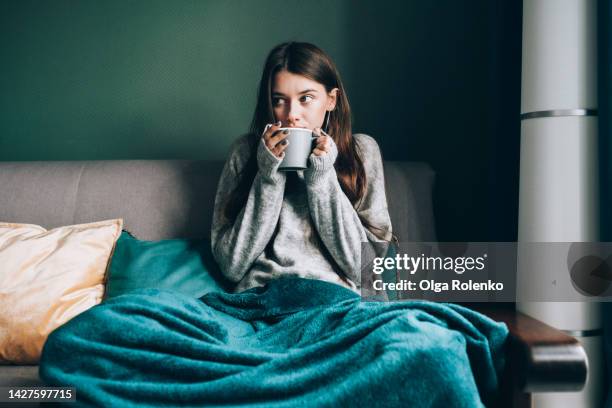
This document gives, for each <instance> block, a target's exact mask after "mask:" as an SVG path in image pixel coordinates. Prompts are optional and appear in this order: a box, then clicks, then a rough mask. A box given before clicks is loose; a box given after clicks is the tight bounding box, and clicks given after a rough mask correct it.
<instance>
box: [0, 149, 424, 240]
mask: <svg viewBox="0 0 612 408" xmlns="http://www.w3.org/2000/svg"><path fill="white" fill-rule="evenodd" d="M384 165H385V178H386V185H387V202H388V203H389V212H390V215H391V221H392V225H393V230H394V233H395V234H396V235H397V236H398V238H399V239H400V240H406V241H408V240H411V241H413V240H417V241H418V240H422V241H434V240H435V233H434V223H433V210H432V203H431V192H432V185H433V179H434V173H433V171H432V170H431V168H430V167H429V166H428V165H426V164H424V163H410V162H385V163H384ZM222 168H223V163H222V162H214V161H184V160H103V161H57V162H0V186H2V193H1V194H0V221H5V222H21V223H28V224H38V225H42V226H44V227H46V228H54V227H57V226H62V225H70V224H80V223H87V222H93V221H98V220H102V219H110V218H123V220H124V226H125V228H126V229H128V230H129V231H130V232H132V233H133V234H134V235H135V236H136V237H138V238H139V239H143V240H160V239H170V238H200V237H205V238H208V237H209V236H210V225H211V221H212V211H213V205H214V198H215V192H216V189H217V182H218V180H219V176H220V174H221V170H222Z"/></svg>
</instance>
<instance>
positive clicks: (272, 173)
mask: <svg viewBox="0 0 612 408" xmlns="http://www.w3.org/2000/svg"><path fill="white" fill-rule="evenodd" d="M249 155H250V151H249V146H248V143H247V140H246V138H244V139H240V140H239V141H238V142H237V143H235V144H234V146H233V148H232V151H231V153H230V156H229V158H228V160H227V162H226V163H225V166H224V168H223V172H222V174H221V178H220V180H219V186H218V187H217V194H216V197H215V206H214V213H213V221H212V232H211V245H212V253H213V256H214V257H215V259H216V261H217V262H218V264H219V266H220V268H221V271H222V273H223V275H224V276H225V277H226V278H227V279H229V280H230V281H232V282H239V281H240V280H241V279H242V278H243V277H244V276H245V274H246V273H247V272H248V271H249V269H250V267H251V265H252V264H253V262H254V261H255V259H257V257H258V256H259V255H260V254H261V253H262V252H263V251H264V249H265V247H266V245H267V244H268V242H269V241H270V239H271V237H272V234H273V233H274V229H275V228H276V224H277V222H278V218H279V215H280V210H281V206H282V203H283V193H284V189H285V179H286V177H285V174H284V173H282V172H278V171H277V169H278V166H279V165H280V163H281V161H282V159H280V158H277V157H276V156H274V155H273V154H272V153H271V152H270V151H269V150H268V148H267V147H266V146H265V144H264V143H263V140H262V141H260V142H259V145H258V148H257V167H258V171H257V174H256V175H255V179H254V180H253V184H252V185H251V189H250V191H249V195H248V198H247V200H246V204H245V205H244V207H243V208H242V209H241V210H240V212H239V213H238V216H237V217H236V219H235V220H234V221H233V222H232V221H230V220H228V219H227V217H226V216H225V208H226V206H227V203H228V200H229V199H230V195H231V193H232V191H234V189H235V188H236V186H237V184H238V182H239V180H240V176H241V174H240V173H241V171H242V169H243V168H244V166H245V164H246V162H247V160H248V158H249Z"/></svg>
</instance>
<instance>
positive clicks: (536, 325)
mask: <svg viewBox="0 0 612 408" xmlns="http://www.w3.org/2000/svg"><path fill="white" fill-rule="evenodd" d="M475 309H476V310H478V311H479V312H480V313H483V314H484V315H486V316H489V317H490V318H492V319H493V320H496V321H498V322H503V323H506V325H507V326H508V330H509V331H510V337H509V344H508V347H509V349H508V354H507V355H506V363H507V367H506V376H507V377H506V378H508V376H509V378H512V379H513V382H515V386H516V389H517V390H519V391H522V392H527V393H531V392H550V391H580V390H581V389H582V388H583V387H584V385H585V382H586V378H587V367H588V365H587V356H586V353H585V351H584V349H583V348H582V345H581V344H580V342H579V341H578V340H576V339H575V338H574V337H572V336H569V335H567V334H566V333H564V332H562V331H560V330H557V329H555V328H553V327H551V326H549V325H547V324H544V323H542V322H541V321H539V320H536V319H534V318H532V317H529V316H527V315H524V314H522V313H520V312H517V311H514V310H503V309H495V308H492V307H491V306H488V307H477V308H475Z"/></svg>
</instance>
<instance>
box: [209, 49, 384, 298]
mask: <svg viewBox="0 0 612 408" xmlns="http://www.w3.org/2000/svg"><path fill="white" fill-rule="evenodd" d="M281 127H300V128H308V129H311V130H312V131H313V132H314V134H315V135H316V136H317V139H316V141H315V144H316V146H315V147H314V150H313V152H312V154H311V155H310V158H309V166H308V168H307V169H306V170H304V171H297V172H281V171H278V167H279V165H280V163H281V162H282V159H283V157H284V150H285V149H286V148H287V146H288V141H287V140H286V137H287V135H286V131H285V132H282V131H279V128H281ZM322 128H323V129H322ZM262 130H264V131H263V134H262ZM390 236H391V222H390V219H389V213H388V211H387V202H386V197H385V190H384V180H383V167H382V160H381V156H380V151H379V149H378V145H377V144H376V141H374V139H373V138H371V137H370V136H366V135H363V134H356V135H353V134H352V133H351V113H350V107H349V102H348V98H347V95H346V92H345V90H344V87H343V85H342V81H341V80H340V75H339V74H338V71H337V69H336V67H335V65H334V63H333V62H332V60H331V59H330V58H329V56H327V55H326V54H325V53H324V52H323V51H322V50H321V49H319V48H318V47H316V46H314V45H312V44H308V43H299V42H291V43H284V44H280V45H278V46H276V47H275V48H274V49H273V50H272V51H271V52H270V54H269V55H268V58H267V60H266V63H265V66H264V70H263V75H262V77H261V82H260V84H259V95H258V99H257V106H256V108H255V114H254V116H253V120H252V123H251V129H250V134H248V135H246V136H244V137H242V138H240V139H239V140H238V141H236V142H235V143H234V145H233V146H232V149H231V152H230V155H229V158H228V160H227V162H226V164H225V168H224V170H223V174H222V176H221V180H220V182H219V188H218V191H217V196H216V200H215V211H214V218H213V226H212V249H213V254H214V256H215V258H216V260H217V262H218V263H219V265H220V266H221V269H222V271H223V273H224V275H225V276H226V277H227V278H228V279H229V280H231V281H232V282H235V283H236V287H235V291H236V292H240V291H244V290H246V289H249V288H252V287H255V286H264V285H265V284H266V283H267V282H268V281H270V280H271V279H276V278H279V277H288V276H293V277H302V278H309V279H319V280H324V281H329V282H334V283H337V284H340V285H343V286H345V287H348V288H350V289H352V290H354V291H359V288H360V273H359V271H360V253H361V245H362V243H363V242H368V241H381V240H389V238H390Z"/></svg>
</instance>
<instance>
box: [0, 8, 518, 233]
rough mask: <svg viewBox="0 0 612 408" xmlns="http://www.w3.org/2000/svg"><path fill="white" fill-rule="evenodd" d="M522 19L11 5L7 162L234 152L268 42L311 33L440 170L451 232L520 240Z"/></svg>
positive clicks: (384, 122)
mask: <svg viewBox="0 0 612 408" xmlns="http://www.w3.org/2000/svg"><path fill="white" fill-rule="evenodd" d="M520 24H521V2H520V1H511V2H508V1H503V0H463V1H460V0H438V1H349V0H342V1H309V2H302V1H281V0H269V1H247V0H244V1H150V0H148V1H144V0H142V1H127V0H126V1H65V0H56V1H44V2H43V1H3V2H1V3H0V49H1V51H0V61H1V64H2V67H1V68H0V108H1V109H0V160H2V161H6V160H83V159H169V158H186V159H191V158H193V159H223V158H224V157H225V155H226V153H227V151H228V148H229V145H230V144H231V142H232V141H233V140H234V139H235V138H236V137H238V136H239V135H240V134H242V133H244V132H245V131H246V129H247V127H248V125H249V122H250V119H251V115H252V111H253V108H254V103H255V92H256V88H257V84H258V81H259V76H260V72H261V68H262V64H263V61H264V59H265V56H266V54H267V52H268V51H269V50H270V48H271V47H272V46H274V45H276V44H277V43H279V42H282V41H286V40H302V41H310V42H314V43H316V44H318V45H319V46H321V47H322V48H323V49H325V50H326V51H327V52H328V53H329V54H331V55H332V57H333V58H334V59H335V61H336V63H337V65H338V67H339V69H340V72H341V73H342V75H343V78H344V82H345V86H346V88H347V91H348V95H349V99H350V101H351V104H352V108H353V114H354V130H355V131H358V132H365V133H369V134H371V135H373V136H374V137H375V138H376V139H377V140H378V142H379V144H380V145H381V147H382V150H383V154H384V157H385V159H391V160H414V161H426V162H428V163H430V164H431V166H432V167H433V168H434V170H435V171H436V173H437V184H436V192H435V203H436V204H435V205H436V207H435V210H436V221H437V229H438V238H439V239H440V240H474V241H476V240H481V241H486V240H499V241H503V240H515V239H516V219H517V214H516V213H517V201H518V200H517V198H518V197H517V194H518V146H519V137H520V134H519V108H520V106H519V105H520V100H519V96H520V45H521V31H520V30H521V26H520ZM407 238H409V237H407Z"/></svg>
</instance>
